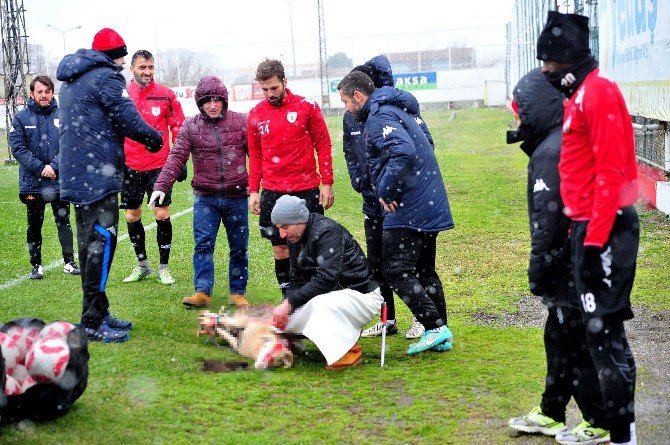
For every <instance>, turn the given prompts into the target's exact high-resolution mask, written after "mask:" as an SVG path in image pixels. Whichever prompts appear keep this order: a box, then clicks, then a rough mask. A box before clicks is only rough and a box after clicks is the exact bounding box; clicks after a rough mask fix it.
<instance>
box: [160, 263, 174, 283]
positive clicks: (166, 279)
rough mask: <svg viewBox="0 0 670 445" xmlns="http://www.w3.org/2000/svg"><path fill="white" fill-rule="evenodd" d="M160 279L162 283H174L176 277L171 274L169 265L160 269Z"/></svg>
mask: <svg viewBox="0 0 670 445" xmlns="http://www.w3.org/2000/svg"><path fill="white" fill-rule="evenodd" d="M158 281H160V283H161V284H174V278H172V275H170V270H169V269H168V268H167V267H164V268H163V269H158Z"/></svg>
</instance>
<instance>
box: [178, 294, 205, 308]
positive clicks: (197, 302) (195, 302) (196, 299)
mask: <svg viewBox="0 0 670 445" xmlns="http://www.w3.org/2000/svg"><path fill="white" fill-rule="evenodd" d="M181 302H182V304H183V305H184V306H187V307H189V308H204V307H209V305H210V304H212V298H211V297H210V296H209V295H207V294H206V293H204V292H200V291H197V292H196V293H194V294H193V295H191V296H190V297H184V299H183V300H181Z"/></svg>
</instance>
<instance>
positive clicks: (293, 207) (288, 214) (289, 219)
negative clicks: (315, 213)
mask: <svg viewBox="0 0 670 445" xmlns="http://www.w3.org/2000/svg"><path fill="white" fill-rule="evenodd" d="M270 218H271V219H272V224H280V225H284V224H303V223H306V222H307V220H308V219H309V210H307V206H306V205H305V200H304V199H300V198H298V197H296V196H291V195H283V196H281V197H280V198H279V199H278V200H277V202H276V203H275V206H274V207H273V208H272V214H271V215H270Z"/></svg>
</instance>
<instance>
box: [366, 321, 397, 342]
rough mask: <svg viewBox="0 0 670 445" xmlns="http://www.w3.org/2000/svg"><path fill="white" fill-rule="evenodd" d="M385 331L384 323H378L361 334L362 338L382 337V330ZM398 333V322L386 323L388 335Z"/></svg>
mask: <svg viewBox="0 0 670 445" xmlns="http://www.w3.org/2000/svg"><path fill="white" fill-rule="evenodd" d="M383 329H384V323H382V322H381V321H378V322H377V323H375V324H374V325H372V326H371V327H369V328H367V329H366V330H364V331H363V332H361V337H366V338H367V337H381V336H382V330H383ZM397 333H398V325H397V324H396V322H389V321H387V322H386V335H395V334H397Z"/></svg>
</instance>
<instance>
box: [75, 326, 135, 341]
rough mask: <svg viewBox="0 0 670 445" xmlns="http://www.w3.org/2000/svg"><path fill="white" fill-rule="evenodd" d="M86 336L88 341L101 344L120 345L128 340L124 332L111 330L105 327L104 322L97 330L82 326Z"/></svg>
mask: <svg viewBox="0 0 670 445" xmlns="http://www.w3.org/2000/svg"><path fill="white" fill-rule="evenodd" d="M82 327H83V328H84V330H85V331H86V334H87V335H88V340H89V341H100V342H103V343H121V342H124V341H126V340H128V339H129V338H130V334H128V333H127V332H126V331H120V330H118V329H113V328H111V327H109V326H108V325H107V323H105V322H104V321H103V322H102V323H101V324H100V326H98V328H97V329H93V328H89V327H87V326H83V325H82Z"/></svg>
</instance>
